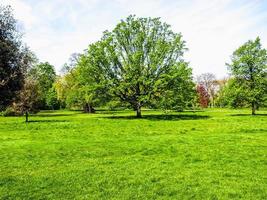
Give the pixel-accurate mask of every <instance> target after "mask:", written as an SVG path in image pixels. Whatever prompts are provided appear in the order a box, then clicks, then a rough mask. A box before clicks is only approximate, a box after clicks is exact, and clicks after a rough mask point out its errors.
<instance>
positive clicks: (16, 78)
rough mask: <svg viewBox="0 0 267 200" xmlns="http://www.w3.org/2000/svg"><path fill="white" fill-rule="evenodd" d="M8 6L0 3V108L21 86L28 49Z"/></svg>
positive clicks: (8, 101) (7, 103)
mask: <svg viewBox="0 0 267 200" xmlns="http://www.w3.org/2000/svg"><path fill="white" fill-rule="evenodd" d="M17 27H18V26H17V21H16V19H15V18H14V16H13V13H12V9H11V7H10V6H1V5H0V110H2V109H4V108H5V107H6V106H8V105H9V104H10V103H11V102H12V101H14V98H15V97H16V94H17V92H18V91H19V90H20V89H21V88H22V86H23V80H24V72H25V67H26V66H27V62H28V61H29V60H28V55H29V54H28V53H29V51H28V49H27V48H24V47H23V45H22V42H21V34H20V32H19V30H18V28H17Z"/></svg>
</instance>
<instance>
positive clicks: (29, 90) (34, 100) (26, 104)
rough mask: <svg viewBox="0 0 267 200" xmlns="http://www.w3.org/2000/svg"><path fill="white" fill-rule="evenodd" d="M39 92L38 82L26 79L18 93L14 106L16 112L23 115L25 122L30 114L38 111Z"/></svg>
mask: <svg viewBox="0 0 267 200" xmlns="http://www.w3.org/2000/svg"><path fill="white" fill-rule="evenodd" d="M39 92H40V89H39V85H38V82H37V81H36V80H34V79H31V78H27V79H26V80H25V82H24V85H23V88H22V90H20V92H19V98H18V101H17V102H16V103H15V104H14V107H15V110H16V111H18V112H21V113H22V114H25V117H26V120H25V121H26V122H28V115H29V113H30V112H37V111H38V110H39V106H38V102H39V100H40V99H39V98H40V93H39Z"/></svg>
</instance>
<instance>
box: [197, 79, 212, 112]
mask: <svg viewBox="0 0 267 200" xmlns="http://www.w3.org/2000/svg"><path fill="white" fill-rule="evenodd" d="M197 95H198V103H199V105H200V107H202V108H207V107H208V105H209V99H210V97H209V93H208V91H207V90H206V87H205V86H204V85H202V84H200V85H197Z"/></svg>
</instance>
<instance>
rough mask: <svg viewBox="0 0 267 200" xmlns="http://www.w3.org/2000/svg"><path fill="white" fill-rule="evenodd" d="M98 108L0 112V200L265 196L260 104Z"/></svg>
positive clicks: (266, 120)
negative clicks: (92, 111)
mask: <svg viewBox="0 0 267 200" xmlns="http://www.w3.org/2000/svg"><path fill="white" fill-rule="evenodd" d="M105 113H107V114H102V113H101V112H99V113H98V114H96V115H86V114H81V113H80V112H70V111H56V112H51V111H47V112H41V113H39V114H38V115H33V116H31V120H32V121H34V122H29V123H28V124H25V123H22V122H23V118H21V117H9V118H8V119H7V118H4V117H0V141H1V145H0V155H1V156H0V157H1V164H0V172H1V173H0V183H1V184H0V199H91V200H94V199H110V198H112V199H266V196H267V190H266V188H267V184H266V159H265V155H266V139H267V138H266V137H267V135H266V131H267V117H266V115H267V111H266V110H265V111H259V115H256V116H253V117H252V116H250V115H249V110H247V109H244V110H226V109H219V110H205V111H202V112H195V113H194V112H182V113H169V114H168V115H164V114H163V113H162V112H160V111H143V119H136V118H135V117H134V113H133V112H132V111H118V112H114V111H112V112H111V113H108V112H107V111H105ZM264 115H265V116H264Z"/></svg>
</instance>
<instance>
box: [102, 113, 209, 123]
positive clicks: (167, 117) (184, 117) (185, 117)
mask: <svg viewBox="0 0 267 200" xmlns="http://www.w3.org/2000/svg"><path fill="white" fill-rule="evenodd" d="M102 118H106V119H128V120H131V119H140V120H142V119H146V120H152V121H159V120H166V121H168V120H169V121H176V120H200V119H208V118H210V116H206V115H184V114H166V115H164V114H163V115H143V116H142V118H137V117H136V116H108V117H102Z"/></svg>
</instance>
